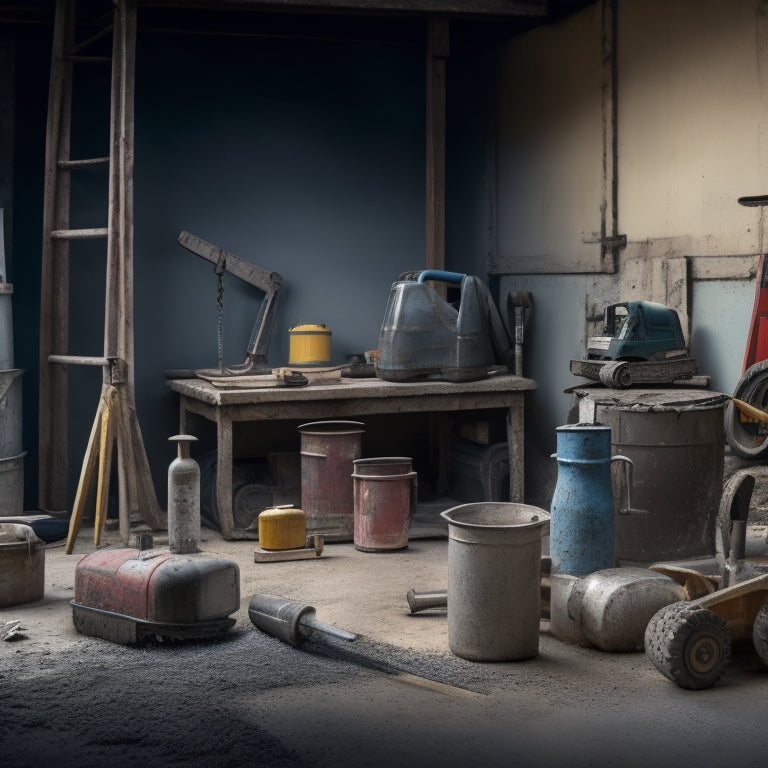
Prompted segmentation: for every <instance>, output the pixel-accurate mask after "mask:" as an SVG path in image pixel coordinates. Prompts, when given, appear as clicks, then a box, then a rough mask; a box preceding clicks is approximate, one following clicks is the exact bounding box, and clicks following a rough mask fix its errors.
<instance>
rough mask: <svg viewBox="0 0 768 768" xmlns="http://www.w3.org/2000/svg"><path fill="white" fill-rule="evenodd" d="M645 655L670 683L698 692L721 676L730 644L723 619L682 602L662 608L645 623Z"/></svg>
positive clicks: (705, 609)
mask: <svg viewBox="0 0 768 768" xmlns="http://www.w3.org/2000/svg"><path fill="white" fill-rule="evenodd" d="M645 653H646V655H647V656H648V658H649V659H650V661H651V663H652V664H653V666H654V667H656V669H658V671H659V672H661V674H662V675H664V677H666V678H667V679H669V680H671V681H672V682H673V683H676V684H677V685H679V686H680V687H681V688H688V689H690V690H701V689H703V688H710V687H711V686H713V685H714V684H715V683H716V682H717V681H718V680H719V679H720V678H721V677H722V676H723V674H724V672H725V668H726V666H727V665H728V660H729V658H730V655H731V640H730V638H729V637H728V634H727V633H726V631H725V619H723V618H722V617H721V616H718V615H717V614H714V613H712V611H710V610H708V609H707V608H701V607H698V606H696V605H692V604H691V603H690V602H686V601H683V602H679V603H672V605H668V606H666V607H664V608H662V609H661V610H660V611H658V612H657V613H656V614H655V615H654V616H653V618H652V619H651V620H650V621H649V622H648V626H647V627H646V630H645Z"/></svg>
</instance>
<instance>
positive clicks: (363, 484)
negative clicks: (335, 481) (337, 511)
mask: <svg viewBox="0 0 768 768" xmlns="http://www.w3.org/2000/svg"><path fill="white" fill-rule="evenodd" d="M353 463H354V469H355V471H354V472H353V474H352V482H353V491H354V543H355V549H359V550H360V551H361V552H391V551H394V550H398V549H405V548H406V547H407V546H408V525H409V523H410V519H411V515H412V514H413V508H414V505H415V504H416V484H417V473H416V472H412V471H410V469H411V459H409V458H406V457H403V456H393V457H384V458H378V459H376V458H374V459H358V460H357V461H355V462H353Z"/></svg>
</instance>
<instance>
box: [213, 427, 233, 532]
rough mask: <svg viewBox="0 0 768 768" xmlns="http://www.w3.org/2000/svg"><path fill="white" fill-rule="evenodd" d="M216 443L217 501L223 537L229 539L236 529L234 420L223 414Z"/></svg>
mask: <svg viewBox="0 0 768 768" xmlns="http://www.w3.org/2000/svg"><path fill="white" fill-rule="evenodd" d="M216 442H217V446H218V450H217V460H216V501H217V503H218V506H219V519H220V521H221V533H222V536H224V538H225V539H229V538H231V536H232V529H233V528H234V527H235V520H234V515H233V512H232V420H231V419H228V418H227V417H226V416H224V415H223V414H221V413H219V417H218V419H217V420H216Z"/></svg>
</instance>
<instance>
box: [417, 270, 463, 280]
mask: <svg viewBox="0 0 768 768" xmlns="http://www.w3.org/2000/svg"><path fill="white" fill-rule="evenodd" d="M463 278H464V275H463V274H462V273H461V272H444V271H443V270H442V269H425V270H424V271H423V272H422V273H421V274H420V275H419V282H420V283H423V282H424V281H425V280H443V281H445V282H446V283H460V282H461V281H462V279H463Z"/></svg>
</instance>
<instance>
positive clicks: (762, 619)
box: [752, 600, 768, 664]
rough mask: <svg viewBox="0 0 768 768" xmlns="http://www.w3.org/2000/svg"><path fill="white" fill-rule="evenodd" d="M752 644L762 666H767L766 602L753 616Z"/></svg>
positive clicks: (767, 629)
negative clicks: (761, 661)
mask: <svg viewBox="0 0 768 768" xmlns="http://www.w3.org/2000/svg"><path fill="white" fill-rule="evenodd" d="M752 642H753V643H754V645H755V650H756V651H757V655H758V656H759V657H760V658H761V659H762V660H763V664H768V600H767V601H766V602H765V603H763V607H762V608H761V609H760V610H759V611H758V612H757V616H755V623H754V624H753V625H752Z"/></svg>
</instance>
